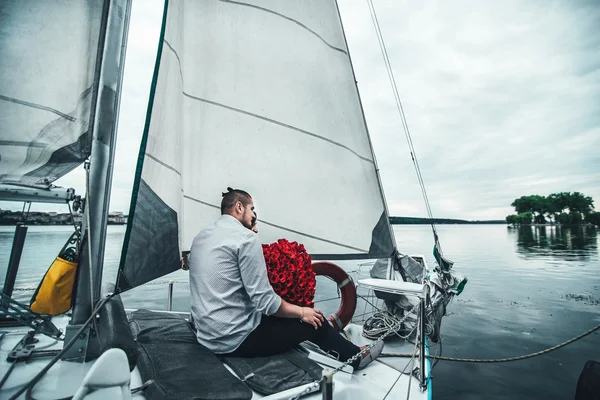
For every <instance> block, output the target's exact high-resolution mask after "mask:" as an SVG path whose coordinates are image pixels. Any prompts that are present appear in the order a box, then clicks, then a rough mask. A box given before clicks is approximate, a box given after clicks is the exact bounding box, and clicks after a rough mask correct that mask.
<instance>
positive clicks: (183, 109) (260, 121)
mask: <svg viewBox="0 0 600 400" xmlns="http://www.w3.org/2000/svg"><path fill="white" fill-rule="evenodd" d="M163 29H164V30H163V32H164V35H163V36H162V37H161V39H160V40H161V42H160V43H161V54H160V57H159V61H158V65H157V69H156V73H155V80H154V82H153V87H154V88H155V90H154V92H153V100H152V102H151V104H150V107H149V113H148V123H147V126H146V129H145V132H144V139H143V146H142V150H141V153H140V157H141V159H142V160H145V161H144V162H142V163H141V164H140V165H141V167H140V168H139V169H138V178H137V179H136V182H137V183H136V184H135V185H134V187H136V188H137V189H136V190H143V191H144V195H137V194H136V193H134V196H133V198H134V199H135V201H133V204H132V210H131V211H130V221H129V224H130V225H131V227H130V228H128V233H127V234H126V238H125V244H124V246H125V247H124V249H125V251H124V253H125V255H124V257H123V258H122V263H121V267H120V268H121V272H120V274H122V276H123V277H124V279H123V280H122V282H126V283H127V284H123V285H119V287H120V288H121V290H126V289H127V288H128V287H134V286H137V285H139V284H142V283H144V281H147V280H150V279H154V278H156V277H157V275H158V274H159V272H158V271H160V270H161V269H162V271H163V272H164V273H167V272H170V271H173V270H174V269H176V268H178V266H179V265H178V258H179V257H180V254H181V252H184V251H188V250H190V246H191V243H192V240H193V238H194V237H195V236H196V235H197V234H198V232H199V231H200V230H201V229H203V228H206V227H208V226H209V225H210V224H212V223H213V222H214V220H216V219H217V218H218V216H219V214H220V206H219V204H220V201H221V192H223V191H225V189H226V188H227V187H228V186H230V187H234V188H240V189H243V190H246V191H248V192H249V193H250V194H251V195H252V196H253V198H254V201H255V206H256V207H257V211H258V215H259V222H258V225H259V235H260V238H261V241H262V242H263V243H271V242H273V241H275V240H277V239H279V238H286V239H288V240H291V241H298V242H301V243H303V244H304V245H305V247H306V249H307V251H308V252H309V253H310V254H311V255H314V256H315V257H316V258H322V257H328V258H329V259H365V258H387V257H391V256H392V255H393V254H394V252H395V248H396V246H395V243H394V240H393V237H392V236H391V229H390V226H389V221H388V215H387V210H386V206H385V204H384V199H383V193H382V191H381V190H380V186H379V185H380V183H379V176H378V174H377V169H376V163H375V159H374V156H373V152H372V148H371V143H370V140H369V137H368V132H367V130H366V124H365V121H364V116H363V113H362V108H361V105H360V100H359V95H358V89H357V87H356V83H355V80H354V75H353V71H352V66H351V64H350V57H349V54H348V49H347V45H346V42H345V38H344V34H343V29H342V26H341V24H340V19H339V15H338V10H337V6H336V3H335V1H334V0H326V1H325V0H312V1H311V0H306V1H302V2H292V1H286V2H281V1H276V0H258V1H255V2H253V3H252V4H248V3H243V2H240V1H230V0H225V1H185V0H182V1H178V2H170V3H168V11H167V14H166V16H165V24H164V27H163ZM145 202H146V203H152V204H153V205H154V206H149V205H148V204H144V203H145ZM138 207H139V210H143V211H142V212H138ZM165 229H167V230H168V231H169V233H168V234H165V232H164V230H165ZM136 232H138V233H137V234H136ZM130 236H131V238H130ZM159 237H160V239H159ZM167 237H168V239H167ZM172 237H174V238H175V240H176V242H177V243H178V248H175V247H176V246H173V241H172ZM146 238H149V239H146ZM130 239H131V240H133V244H131V243H130V244H128V241H130ZM144 240H146V241H147V242H146V243H142V242H143V241H144ZM165 241H167V242H168V243H170V244H168V245H166V244H165V243H166V242H165ZM167 253H168V254H167ZM140 260H143V262H142V261H140ZM140 269H142V270H143V269H146V270H147V271H150V272H149V273H147V274H143V273H142V272H141V271H140Z"/></svg>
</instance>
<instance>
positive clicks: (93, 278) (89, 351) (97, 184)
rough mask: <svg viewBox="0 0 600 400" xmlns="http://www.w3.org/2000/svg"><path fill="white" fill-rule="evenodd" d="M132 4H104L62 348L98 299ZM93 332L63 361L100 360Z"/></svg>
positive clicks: (115, 0)
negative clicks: (69, 306) (70, 312)
mask: <svg viewBox="0 0 600 400" xmlns="http://www.w3.org/2000/svg"><path fill="white" fill-rule="evenodd" d="M130 13H131V0H106V1H105V3H104V12H103V19H102V26H101V30H100V39H99V45H98V52H99V54H98V61H97V65H96V80H97V87H98V92H97V98H96V102H95V104H96V110H95V113H94V114H93V118H94V121H93V138H92V151H91V155H90V162H89V165H88V164H87V163H86V175H87V177H88V179H86V186H87V187H86V191H87V193H86V204H85V208H86V209H85V214H84V215H85V217H84V223H83V227H82V235H83V240H82V245H81V246H82V247H81V251H80V257H81V259H80V264H79V269H78V276H77V284H76V289H75V291H74V293H73V295H74V302H73V303H74V305H73V316H72V319H71V321H70V322H69V325H68V326H67V331H66V336H65V343H67V342H68V341H69V340H70V339H71V338H72V337H73V336H74V334H75V332H77V331H78V330H79V329H80V328H81V326H82V325H83V323H84V322H85V321H86V320H87V319H88V318H89V317H90V315H91V312H92V310H93V307H94V305H95V303H96V302H97V301H98V299H99V298H100V295H101V285H102V270H103V263H104V248H105V242H106V225H107V219H108V212H109V202H110V191H111V184H112V174H113V167H114V155H115V147H116V139H117V121H118V116H119V102H120V95H121V86H122V80H123V79H122V78H123V69H124V66H125V47H126V43H127V33H128V29H129V17H130ZM94 338H97V336H96V335H95V332H92V331H91V329H90V327H88V328H87V330H86V331H84V334H82V335H80V336H79V339H78V341H77V342H76V343H75V345H74V346H73V347H71V349H70V350H69V351H68V352H67V353H66V354H65V355H64V357H63V358H64V359H68V360H74V361H85V360H89V359H93V358H96V357H98V356H99V348H98V345H97V341H96V340H94Z"/></svg>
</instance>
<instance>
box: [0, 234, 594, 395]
mask: <svg viewBox="0 0 600 400" xmlns="http://www.w3.org/2000/svg"><path fill="white" fill-rule="evenodd" d="M13 229H14V228H13V227H0V266H1V268H2V269H1V270H0V279H1V280H2V281H3V280H4V276H5V269H6V265H7V263H8V257H9V253H10V246H11V244H12V235H13ZM394 230H395V232H396V239H397V241H398V243H399V248H400V249H401V250H402V251H403V252H405V253H412V254H414V253H422V254H425V255H426V257H427V259H428V261H429V262H430V263H432V256H431V247H432V235H431V230H430V227H429V226H421V225H404V226H396V227H395V228H394ZM438 231H439V235H440V238H441V242H442V246H443V248H444V251H445V254H446V255H447V256H448V257H449V258H451V259H452V260H453V261H454V262H455V267H454V268H456V269H457V270H459V271H461V272H463V273H465V274H466V275H467V277H468V278H469V283H468V284H467V286H466V289H465V291H464V292H463V294H461V295H460V296H459V297H457V298H455V300H454V301H453V303H452V304H450V307H449V309H448V314H449V315H448V316H447V317H446V318H445V319H444V320H443V323H442V334H443V341H442V346H443V355H446V356H455V357H468V358H503V357H511V356H518V355H522V354H528V353H532V352H536V351H539V350H543V349H545V348H547V347H551V346H553V345H555V344H558V343H560V342H563V341H565V340H567V339H570V338H571V337H574V336H576V335H578V334H580V333H582V332H583V331H586V330H588V329H590V328H592V327H594V326H596V325H597V324H599V323H600V260H599V255H598V241H599V236H600V232H599V231H598V230H596V229H593V228H579V229H575V228H573V229H565V228H554V227H525V228H519V229H515V228H508V227H506V226H503V225H470V226H464V225H442V226H439V227H438ZM124 232H125V229H124V227H123V226H110V227H109V230H108V236H107V253H106V267H105V282H104V284H105V286H109V285H110V284H111V283H113V282H114V280H115V276H116V266H117V264H118V262H119V257H120V249H121V243H122V240H123V235H124ZM70 233H71V230H70V228H69V227H56V226H50V227H30V229H29V233H28V236H27V242H26V247H25V250H24V252H23V257H22V261H21V268H20V271H19V276H18V280H17V284H16V286H17V287H18V288H30V287H35V286H36V285H37V283H38V282H39V280H40V279H41V277H42V275H43V273H44V271H45V270H46V268H47V267H48V266H49V265H50V263H51V262H52V260H53V259H54V257H55V256H56V253H57V252H58V251H59V250H60V248H61V247H62V245H63V243H64V241H65V240H66V239H67V238H68V236H69V235H70ZM365 272H366V271H365ZM168 279H172V280H175V281H182V282H185V281H187V280H188V276H187V273H186V272H184V271H180V272H176V273H174V274H172V275H171V276H168V277H165V278H162V279H159V280H158V281H160V282H162V281H165V280H168ZM328 283H329V282H323V281H321V280H319V283H318V285H317V291H318V292H317V297H318V298H321V299H323V298H329V297H332V291H331V290H330V285H328ZM31 294H32V292H31V291H18V292H15V297H17V298H19V299H21V300H25V301H28V299H29V297H30V296H31ZM123 301H124V302H125V305H126V307H130V308H138V307H143V308H151V309H164V308H165V307H166V302H167V292H166V287H165V285H158V284H156V285H146V286H143V287H140V288H137V289H134V290H132V291H130V292H128V293H125V294H124V295H123ZM335 303H336V301H332V302H327V303H323V306H322V307H321V308H322V309H323V310H324V311H326V312H329V311H331V310H335V309H336V308H337V304H335ZM173 306H174V307H173V308H174V310H178V311H186V310H188V309H189V295H188V287H187V285H186V284H184V283H180V284H176V285H175V293H174V301H173ZM437 351H439V345H436V346H434V347H433V348H432V353H434V354H435V353H436V352H437ZM589 359H595V360H599V361H600V334H599V333H598V332H595V333H594V334H592V335H590V336H587V337H586V338H584V339H582V340H580V341H578V342H575V343H573V344H571V345H569V346H567V347H566V348H563V349H560V350H558V351H555V352H552V353H549V354H547V355H543V356H540V357H536V358H533V359H528V360H524V361H518V362H512V363H504V364H485V365H484V364H463V363H451V362H443V361H441V362H439V363H438V364H437V365H436V366H435V368H434V370H433V376H434V383H433V388H434V396H435V398H436V399H481V398H486V399H505V398H514V399H572V398H573V397H574V394H575V387H576V384H577V378H578V376H579V374H580V372H581V369H582V368H583V365H584V363H585V362H586V360H589Z"/></svg>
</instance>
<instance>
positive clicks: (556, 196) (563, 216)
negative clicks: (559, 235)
mask: <svg viewBox="0 0 600 400" xmlns="http://www.w3.org/2000/svg"><path fill="white" fill-rule="evenodd" d="M511 206H512V207H514V208H515V211H516V214H512V215H508V216H507V217H506V222H507V223H509V224H531V223H532V222H533V223H536V224H546V223H554V224H561V225H578V224H581V223H584V222H585V223H591V224H594V225H600V212H595V211H594V200H593V199H592V198H591V197H590V196H586V195H584V194H583V193H580V192H560V193H552V194H550V195H548V196H540V195H530V196H521V197H519V198H518V199H515V201H513V202H512V203H511Z"/></svg>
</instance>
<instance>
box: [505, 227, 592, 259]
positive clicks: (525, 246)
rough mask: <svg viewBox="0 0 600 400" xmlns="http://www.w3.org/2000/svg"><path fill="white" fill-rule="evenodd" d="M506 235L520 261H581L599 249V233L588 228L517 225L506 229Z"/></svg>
mask: <svg viewBox="0 0 600 400" xmlns="http://www.w3.org/2000/svg"><path fill="white" fill-rule="evenodd" d="M508 232H509V236H512V237H513V240H515V241H516V244H517V254H519V255H520V256H521V257H523V258H537V257H540V256H550V257H553V258H560V259H563V260H584V259H588V258H589V257H590V256H595V254H596V252H597V248H598V232H597V230H596V228H595V227H591V226H575V227H561V226H520V227H509V229H508Z"/></svg>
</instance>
